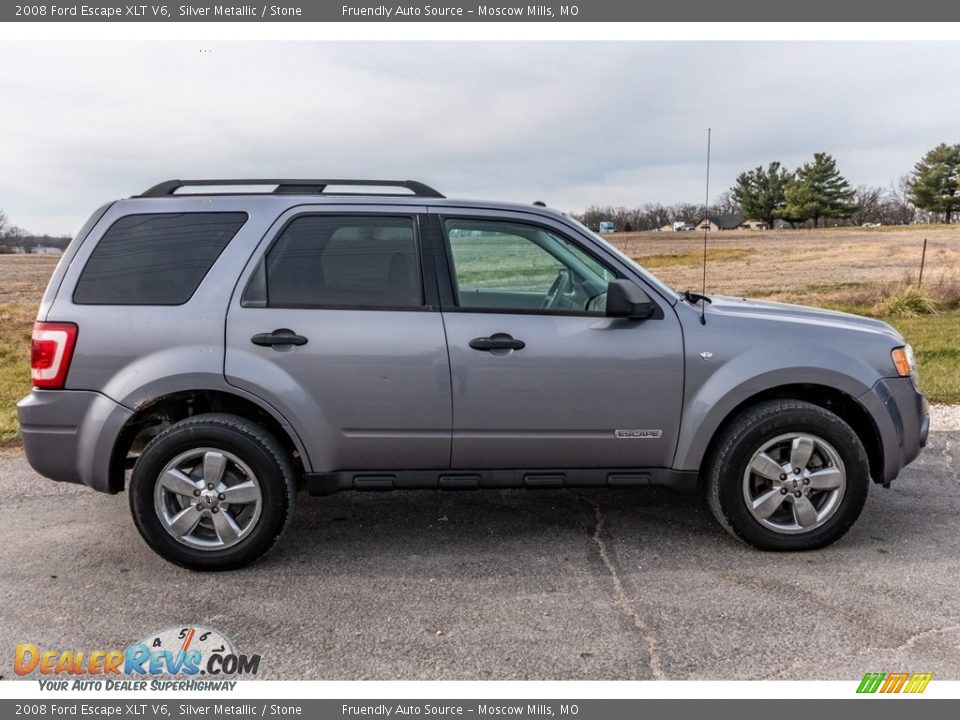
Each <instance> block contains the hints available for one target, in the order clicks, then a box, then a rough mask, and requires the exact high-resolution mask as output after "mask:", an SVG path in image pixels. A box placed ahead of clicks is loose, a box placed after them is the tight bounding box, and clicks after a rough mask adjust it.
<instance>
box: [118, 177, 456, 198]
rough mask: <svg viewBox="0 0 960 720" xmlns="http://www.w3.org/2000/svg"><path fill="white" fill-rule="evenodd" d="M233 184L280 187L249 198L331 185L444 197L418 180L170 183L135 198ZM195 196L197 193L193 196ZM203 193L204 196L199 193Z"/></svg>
mask: <svg viewBox="0 0 960 720" xmlns="http://www.w3.org/2000/svg"><path fill="white" fill-rule="evenodd" d="M230 185H243V186H254V185H276V188H275V189H274V190H272V191H270V192H266V193H243V194H245V195H319V194H323V193H324V190H325V189H326V188H327V187H328V186H331V185H345V186H350V187H387V188H390V187H393V188H406V189H407V190H410V193H370V194H371V195H394V194H396V195H401V196H403V197H406V196H407V195H411V196H413V197H431V198H442V197H443V195H441V194H440V193H438V192H437V191H436V190H434V189H433V188H432V187H430V186H429V185H424V184H423V183H421V182H417V181H416V180H270V179H260V178H258V179H249V180H237V179H231V180H167V181H165V182H162V183H159V184H157V185H154V186H153V187H152V188H150V189H148V190H146V191H144V192H143V193H141V194H140V195H135V196H134V197H142V198H156V197H170V196H172V195H176V194H177V190H179V189H180V188H184V187H221V186H223V187H226V186H230ZM190 194H193V193H190ZM197 194H202V193H197ZM326 194H327V195H361V194H363V193H326Z"/></svg>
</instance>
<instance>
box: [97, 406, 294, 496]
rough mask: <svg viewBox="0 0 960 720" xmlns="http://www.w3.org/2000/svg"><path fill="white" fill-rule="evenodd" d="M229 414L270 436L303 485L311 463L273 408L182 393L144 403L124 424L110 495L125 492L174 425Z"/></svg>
mask: <svg viewBox="0 0 960 720" xmlns="http://www.w3.org/2000/svg"><path fill="white" fill-rule="evenodd" d="M206 413H227V414H230V415H236V416H238V417H241V418H244V419H247V420H250V421H252V422H254V423H256V424H258V425H259V426H261V427H262V428H263V429H264V430H266V431H267V432H268V433H270V435H271V436H273V437H274V438H275V439H276V440H277V442H278V443H279V444H280V445H281V447H282V448H283V450H284V452H285V453H286V454H287V456H288V457H289V458H290V461H291V463H292V464H293V468H294V471H295V473H296V475H297V477H298V478H299V479H300V480H298V482H302V478H303V475H304V473H305V472H307V471H308V470H309V467H310V466H309V461H308V459H307V458H306V456H305V450H304V448H303V444H302V442H301V441H300V438H299V437H298V436H297V433H296V431H295V430H294V429H293V428H292V427H291V426H290V425H289V424H288V423H287V422H286V421H285V420H284V419H283V418H282V417H281V416H279V414H277V413H276V411H275V410H273V409H267V408H265V407H263V406H262V405H261V404H259V403H257V402H255V401H253V400H250V399H249V398H246V397H243V396H241V395H237V394H234V393H230V392H225V391H223V390H209V389H204V390H183V391H178V392H172V393H169V394H166V395H162V396H160V397H157V398H154V399H152V400H150V401H148V402H145V403H142V404H141V405H140V406H138V407H137V408H136V411H135V412H134V414H133V415H132V416H131V417H130V418H129V419H128V420H127V422H126V423H125V424H124V426H123V429H122V430H121V431H120V434H119V435H118V437H117V440H116V442H115V443H114V446H113V452H112V454H111V458H110V470H109V472H110V477H109V488H110V492H121V491H122V490H124V487H125V484H126V478H127V471H128V470H129V469H131V468H132V467H133V463H134V461H135V460H136V457H137V456H138V455H139V453H140V452H141V451H142V450H143V448H144V447H145V446H146V444H147V443H149V442H150V440H151V439H153V438H154V437H156V436H157V435H158V434H159V433H161V432H162V431H163V430H164V429H165V428H167V427H169V426H170V425H172V424H173V423H176V422H179V421H180V420H185V419H187V418H189V417H193V416H194V415H201V414H206Z"/></svg>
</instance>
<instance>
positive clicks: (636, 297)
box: [607, 280, 657, 320]
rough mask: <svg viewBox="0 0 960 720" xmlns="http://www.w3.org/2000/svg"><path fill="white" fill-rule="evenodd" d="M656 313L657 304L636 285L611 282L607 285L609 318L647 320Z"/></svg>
mask: <svg viewBox="0 0 960 720" xmlns="http://www.w3.org/2000/svg"><path fill="white" fill-rule="evenodd" d="M656 312H657V305H656V303H654V302H653V301H652V300H651V299H650V296H649V295H647V294H646V293H645V292H644V291H643V289H642V288H640V287H639V286H638V285H637V284H636V283H634V282H631V281H630V280H611V281H610V284H609V285H607V317H619V318H630V319H632V320H646V319H647V318H650V317H653V316H654V315H655V314H656Z"/></svg>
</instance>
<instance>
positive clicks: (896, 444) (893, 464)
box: [859, 377, 930, 484]
mask: <svg viewBox="0 0 960 720" xmlns="http://www.w3.org/2000/svg"><path fill="white" fill-rule="evenodd" d="M859 400H860V404H861V405H863V407H864V408H866V410H867V412H869V413H870V415H871V417H873V421H874V423H875V424H876V426H877V431H878V432H879V434H880V443H881V447H882V448H883V477H882V478H874V480H875V481H877V482H879V483H883V484H887V483H889V482H891V481H892V480H894V479H895V478H896V477H897V475H898V474H899V473H900V470H902V469H903V468H904V467H906V466H907V465H909V464H910V463H911V462H913V461H914V460H915V459H916V457H917V455H919V454H920V450H921V449H922V448H923V447H924V446H925V445H926V444H927V436H928V435H929V434H930V404H929V403H928V402H927V399H926V398H925V397H924V396H923V393H921V392H920V391H919V390H918V389H917V386H916V385H915V384H914V382H913V379H912V378H908V377H907V378H884V379H883V380H879V381H877V383H876V385H874V386H873V387H872V388H870V390H869V391H867V392H866V393H864V394H863V395H862V396H861V397H860V398H859Z"/></svg>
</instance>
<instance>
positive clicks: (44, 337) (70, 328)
mask: <svg viewBox="0 0 960 720" xmlns="http://www.w3.org/2000/svg"><path fill="white" fill-rule="evenodd" d="M76 344H77V326H76V325H74V324H73V323H57V322H35V323H34V324H33V338H32V339H31V341H30V377H31V378H32V379H33V386H34V387H35V388H40V389H41V390H60V389H61V388H63V386H64V383H66V380H67V370H69V369H70V360H71V358H72V357H73V348H74V346H75V345H76Z"/></svg>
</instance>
